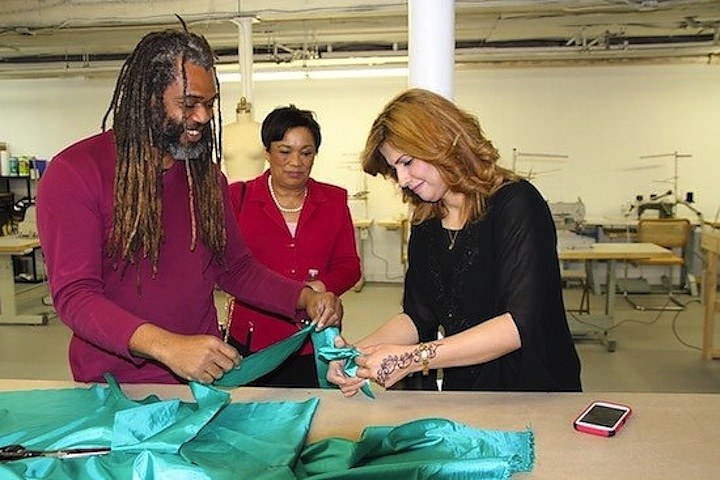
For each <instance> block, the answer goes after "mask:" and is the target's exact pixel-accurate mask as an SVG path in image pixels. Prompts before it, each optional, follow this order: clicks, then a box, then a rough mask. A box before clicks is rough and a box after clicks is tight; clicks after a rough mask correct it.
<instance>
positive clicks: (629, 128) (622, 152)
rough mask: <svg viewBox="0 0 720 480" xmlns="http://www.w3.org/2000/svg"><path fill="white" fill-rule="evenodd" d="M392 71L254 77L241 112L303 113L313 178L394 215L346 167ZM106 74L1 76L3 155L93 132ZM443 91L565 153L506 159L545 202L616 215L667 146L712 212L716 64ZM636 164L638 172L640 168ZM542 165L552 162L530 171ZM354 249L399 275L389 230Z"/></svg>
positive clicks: (380, 215) (227, 109)
mask: <svg viewBox="0 0 720 480" xmlns="http://www.w3.org/2000/svg"><path fill="white" fill-rule="evenodd" d="M404 86H405V80H404V79H398V78H392V79H377V80H367V79H361V80H305V81H293V82H288V81H285V82H262V83H256V84H255V86H254V93H255V101H254V108H253V110H254V115H255V118H256V120H258V121H261V120H262V118H263V117H264V115H265V114H267V113H268V112H269V111H270V110H272V109H273V108H275V107H276V106H279V105H287V104H288V103H294V104H295V105H297V106H298V107H300V108H308V109H312V110H314V111H315V112H316V113H317V114H318V119H319V121H320V124H321V126H322V130H323V145H322V147H321V149H320V155H319V156H318V159H317V161H316V166H315V168H314V171H313V175H314V177H316V178H317V179H319V180H323V181H330V182H332V183H336V184H339V185H342V186H344V187H345V188H347V189H348V190H349V191H350V193H351V194H352V193H353V192H356V191H358V190H362V189H363V188H364V185H365V184H364V183H363V182H367V183H366V185H367V187H368V189H369V190H370V191H371V194H370V197H369V199H368V202H367V206H366V205H365V204H364V203H363V202H356V201H353V202H351V208H352V211H353V213H354V215H357V216H358V217H367V218H372V219H375V220H383V219H393V218H396V217H397V216H398V215H402V214H403V213H404V212H405V211H406V207H405V206H404V205H402V204H401V203H400V200H399V198H400V197H399V195H398V194H397V191H396V189H395V188H394V186H393V185H391V184H390V183H389V182H388V181H385V180H382V179H379V178H365V179H364V177H366V176H365V175H364V174H362V173H361V172H360V171H359V169H358V168H357V166H356V165H355V162H356V161H357V157H358V153H359V152H360V150H361V149H362V147H363V145H364V141H365V135H366V134H367V131H368V129H369V127H370V124H371V123H372V120H373V119H374V117H375V115H376V114H377V113H378V112H379V110H380V109H381V108H382V106H383V105H384V104H385V103H386V102H387V101H388V100H389V99H390V98H391V97H392V96H393V95H395V94H396V93H397V92H399V91H401V90H402V89H403V88H404ZM113 87H114V80H82V79H58V80H22V81H19V80H4V81H0V112H1V113H2V116H1V117H0V118H2V120H0V141H5V142H7V143H8V144H9V146H10V148H11V150H12V152H13V154H27V155H35V156H36V157H38V158H48V157H51V156H52V155H53V154H54V153H56V152H57V151H58V150H60V149H61V148H62V147H63V146H65V145H67V144H69V143H71V142H72V141H74V140H75V139H77V138H79V137H82V136H85V135H89V134H91V133H93V132H95V131H97V130H98V129H99V125H100V122H101V118H102V115H103V114H104V112H105V109H106V108H107V104H108V102H109V100H110V96H111V95H112V91H113ZM221 88H222V91H221V95H222V104H221V108H222V113H223V117H224V120H225V122H230V121H232V120H233V119H234V115H235V113H234V109H235V105H236V103H237V102H238V100H239V96H240V85H239V84H223V85H222V87H221ZM455 92H456V100H457V101H458V103H459V104H461V105H462V106H463V107H465V108H466V109H468V110H470V111H472V112H473V113H475V114H477V115H478V117H479V118H480V123H481V125H482V126H483V128H484V130H485V132H486V133H487V135H488V136H489V137H490V138H492V139H493V141H494V143H495V144H496V146H497V147H498V148H499V149H500V151H501V154H502V155H503V157H504V158H503V163H504V164H506V165H508V166H509V165H510V164H511V162H512V149H513V148H517V149H518V150H519V151H521V152H538V153H559V154H565V155H568V156H569V158H568V159H567V161H566V162H562V163H556V164H549V163H539V162H533V161H527V160H531V159H526V160H525V161H522V160H523V159H522V158H521V159H520V160H521V161H519V163H518V165H517V166H518V168H519V169H521V170H533V171H534V172H535V173H536V174H537V176H536V177H535V178H534V179H533V182H534V183H535V184H536V185H537V186H538V187H539V188H540V190H541V191H542V192H543V194H544V195H545V197H546V198H547V199H548V200H549V201H574V200H576V199H577V198H578V197H581V198H582V200H583V202H584V203H585V206H586V208H587V214H588V216H593V217H598V216H618V215H619V214H620V208H621V205H622V204H625V203H627V202H630V201H631V200H632V199H633V198H634V196H635V195H636V194H644V195H648V194H649V193H653V192H654V193H661V192H664V191H665V190H668V189H670V188H672V186H671V185H668V184H661V183H657V182H655V180H660V179H667V178H669V177H671V176H672V175H673V162H672V158H664V159H654V160H641V159H640V158H639V156H641V155H647V154H654V153H669V152H674V151H679V152H682V153H690V154H692V155H693V156H692V158H690V159H681V160H680V165H679V171H678V173H679V177H680V179H679V190H680V192H681V193H682V194H684V192H685V191H689V190H690V191H693V192H694V193H695V199H696V202H697V207H698V208H699V209H700V210H701V211H702V212H703V213H704V215H705V216H706V217H709V218H713V217H714V216H715V214H716V211H717V209H718V208H719V207H720V189H719V188H718V186H717V184H718V180H720V175H719V174H718V169H717V167H716V166H715V164H716V160H717V159H718V156H720V115H718V112H720V67H718V66H717V65H714V66H712V65H662V66H661V65H657V66H603V67H578V68H571V67H555V68H532V69H530V68H525V69H519V68H512V69H511V68H507V69H487V70H471V71H467V70H463V71H459V72H457V76H456V88H455ZM641 167H646V168H642V169H641ZM548 170H556V171H553V172H549V173H547V174H543V173H544V172H545V171H548ZM370 233H371V240H372V241H365V242H363V244H364V254H365V255H364V264H365V274H366V278H367V279H369V280H376V281H384V280H395V281H397V280H399V278H400V277H401V275H402V266H401V264H400V252H399V245H400V242H399V236H398V232H397V231H388V230H386V229H384V228H382V227H379V226H375V227H373V228H371V230H370Z"/></svg>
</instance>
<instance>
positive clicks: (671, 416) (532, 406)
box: [0, 380, 720, 480]
mask: <svg viewBox="0 0 720 480" xmlns="http://www.w3.org/2000/svg"><path fill="white" fill-rule="evenodd" d="M73 386H83V387H84V385H81V384H73V383H72V382H55V381H26V380H0V391H7V390H28V389H47V388H70V387H73ZM122 388H123V391H124V392H125V393H126V394H127V395H128V396H130V397H131V398H135V399H140V398H143V397H146V396H147V395H149V394H157V395H158V396H159V397H160V398H164V399H168V398H180V399H182V400H185V401H191V400H192V397H191V395H190V390H189V388H188V387H187V386H180V385H177V386H175V385H173V386H168V385H123V387H122ZM374 391H375V393H376V395H377V399H375V400H371V399H369V398H367V397H365V396H363V395H362V394H358V395H357V396H355V397H352V398H349V399H346V398H344V397H342V395H341V394H340V393H339V392H338V391H336V390H312V389H272V388H250V387H242V388H237V389H234V390H232V391H231V395H232V399H233V401H235V402H264V401H279V400H291V401H304V400H307V399H309V398H312V397H317V398H319V399H320V405H319V407H318V411H317V413H316V415H315V417H314V419H313V423H312V427H311V429H310V433H309V437H308V442H315V441H318V440H321V439H324V438H328V437H342V438H348V439H351V440H357V439H358V438H359V436H360V433H361V431H362V430H363V428H364V427H366V426H371V425H399V424H402V423H405V422H408V421H411V420H415V419H419V418H427V417H442V418H447V419H450V420H454V421H457V422H461V423H464V424H467V425H470V426H472V427H476V428H482V429H499V430H512V431H522V430H525V429H526V428H531V429H532V430H533V431H534V433H535V455H536V461H535V468H534V469H533V471H532V472H530V473H522V474H516V475H515V476H513V478H517V479H522V478H532V479H553V480H555V479H584V480H591V479H612V480H617V479H618V478H633V479H635V478H638V479H639V478H653V479H656V478H688V479H691V478H692V479H695V478H698V479H700V478H702V479H705V478H717V477H718V475H719V474H720V455H718V452H717V440H718V435H717V434H718V427H717V419H718V418H720V396H719V395H716V394H658V393H483V392H443V393H435V392H417V391H385V390H383V389H381V388H378V387H377V386H374ZM593 400H607V401H614V402H618V403H624V404H627V405H629V406H630V407H632V409H633V415H632V416H631V417H630V419H629V420H628V423H627V424H626V426H625V427H624V428H623V429H622V430H621V431H620V432H619V433H618V434H617V436H615V437H612V438H604V437H598V436H593V435H588V434H584V433H579V432H576V431H574V430H573V428H572V421H573V419H574V418H575V417H576V416H577V414H579V413H580V411H582V410H583V408H584V407H585V406H587V405H588V404H589V403H590V402H591V401H593ZM348 412H353V413H352V414H350V415H348Z"/></svg>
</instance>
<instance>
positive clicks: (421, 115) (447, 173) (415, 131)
mask: <svg viewBox="0 0 720 480" xmlns="http://www.w3.org/2000/svg"><path fill="white" fill-rule="evenodd" d="M384 143H388V144H389V145H390V146H392V147H393V148H395V149H397V150H399V151H401V152H403V153H405V154H407V155H409V156H410V157H413V158H416V159H419V160H422V161H425V162H427V163H430V164H431V165H433V166H434V167H435V168H437V170H438V173H439V175H440V177H441V178H442V179H443V181H444V182H445V183H446V184H447V186H448V188H450V190H452V191H454V192H460V193H463V194H464V195H465V197H466V199H467V201H466V203H465V205H464V207H463V211H462V212H461V215H462V216H463V217H464V219H465V221H469V222H471V221H474V220H478V219H480V218H482V217H483V216H484V215H485V210H486V200H487V199H488V198H489V197H491V196H492V195H493V194H494V193H495V192H496V191H497V190H498V189H499V188H500V187H502V186H503V185H504V184H505V183H507V182H513V181H517V180H519V179H520V177H519V176H517V175H516V174H515V173H513V172H512V171H510V170H508V169H506V168H503V167H501V166H499V165H498V164H497V161H498V159H499V157H500V155H499V153H498V150H497V149H496V148H495V147H494V146H493V144H492V142H491V141H490V140H488V139H487V138H485V136H484V134H483V132H482V129H481V128H480V123H479V122H478V120H477V118H476V117H475V116H474V115H471V114H470V113H468V112H465V111H463V110H461V109H460V108H458V107H457V106H456V105H455V104H454V103H452V102H451V101H449V100H447V99H446V98H444V97H442V96H440V95H438V94H436V93H433V92H431V91H428V90H423V89H420V88H413V89H410V90H407V91H405V92H403V93H401V94H400V95H398V96H396V97H395V98H394V99H392V100H391V101H390V103H388V104H387V105H386V106H385V108H384V109H383V111H382V112H381V113H380V115H378V117H377V118H376V119H375V121H374V122H373V125H372V128H371V129H370V133H369V134H368V138H367V141H366V143H365V149H364V151H363V153H362V156H361V161H362V166H363V170H364V171H365V172H367V173H369V174H371V175H377V174H380V175H382V176H384V177H386V178H388V177H389V178H392V179H394V180H395V181H396V182H397V173H396V172H395V169H393V168H390V166H389V165H388V163H387V162H386V161H385V157H383V155H382V153H380V147H382V145H383V144H384ZM403 200H404V201H405V202H408V203H410V204H411V205H412V206H413V207H414V211H413V219H412V221H413V223H421V222H423V221H425V220H427V219H430V218H443V217H444V216H445V215H446V214H447V209H446V207H445V205H444V204H443V202H442V201H440V202H434V203H431V202H426V201H424V200H422V199H421V198H420V197H418V196H417V195H415V194H414V193H413V192H412V191H411V190H409V189H407V188H403Z"/></svg>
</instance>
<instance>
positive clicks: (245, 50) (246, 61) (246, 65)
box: [235, 17, 253, 105]
mask: <svg viewBox="0 0 720 480" xmlns="http://www.w3.org/2000/svg"><path fill="white" fill-rule="evenodd" d="M252 22H253V19H252V18H250V17H241V18H239V19H237V20H236V21H235V23H237V26H238V64H239V66H240V77H241V79H240V88H241V90H240V92H241V95H242V96H243V97H244V98H245V99H246V100H247V101H248V103H249V104H251V105H252V103H253V83H252V65H253V41H252Z"/></svg>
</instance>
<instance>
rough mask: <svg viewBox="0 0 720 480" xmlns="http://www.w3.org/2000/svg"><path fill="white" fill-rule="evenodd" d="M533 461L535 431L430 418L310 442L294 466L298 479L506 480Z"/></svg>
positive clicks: (527, 469)
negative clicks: (356, 437) (351, 436)
mask: <svg viewBox="0 0 720 480" xmlns="http://www.w3.org/2000/svg"><path fill="white" fill-rule="evenodd" d="M534 461H535V458H534V440H533V433H532V432H531V431H530V430H527V431H525V432H503V431H496V430H478V429H474V428H471V427H468V426H465V425H462V424H459V423H456V422H452V421H450V420H445V419H441V418H430V419H422V420H416V421H413V422H409V423H406V424H404V425H400V426H398V427H369V428H366V429H365V430H364V432H363V434H362V436H361V438H360V440H359V441H357V442H353V441H350V440H346V439H340V438H333V439H328V440H323V441H321V442H317V443H315V444H312V445H309V446H308V447H307V448H306V449H305V450H304V451H303V453H302V455H301V457H300V461H299V462H298V466H297V467H296V469H295V470H296V474H297V478H312V479H313V480H320V479H330V478H338V479H339V478H343V479H367V480H371V479H377V478H413V479H421V478H432V479H441V478H442V479H468V480H469V479H483V478H487V479H505V478H510V476H511V475H512V474H513V473H516V472H529V471H530V470H532V467H533V464H534Z"/></svg>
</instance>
